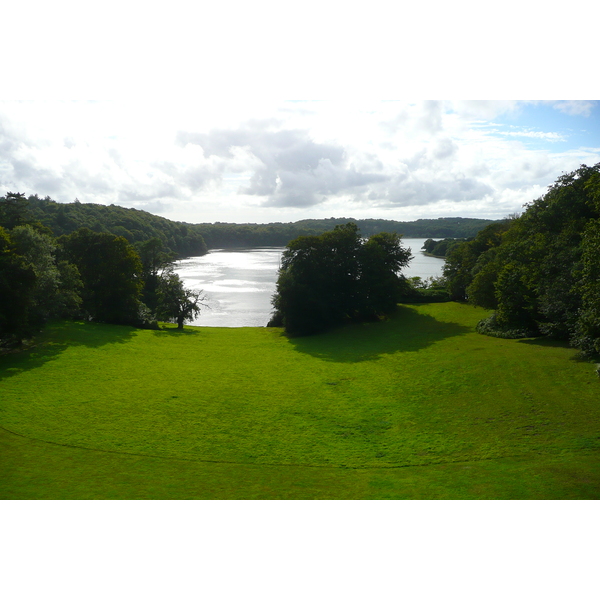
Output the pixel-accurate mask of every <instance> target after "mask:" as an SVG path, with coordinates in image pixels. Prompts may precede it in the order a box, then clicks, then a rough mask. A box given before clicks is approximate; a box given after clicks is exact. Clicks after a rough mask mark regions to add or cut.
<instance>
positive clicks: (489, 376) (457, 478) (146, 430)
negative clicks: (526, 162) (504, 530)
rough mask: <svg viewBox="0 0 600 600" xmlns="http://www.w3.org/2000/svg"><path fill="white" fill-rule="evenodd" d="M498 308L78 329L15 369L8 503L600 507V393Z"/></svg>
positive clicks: (2, 406)
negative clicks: (455, 502)
mask: <svg viewBox="0 0 600 600" xmlns="http://www.w3.org/2000/svg"><path fill="white" fill-rule="evenodd" d="M484 315H485V312H483V311H481V310H479V309H475V308H472V307H469V306H464V305H459V304H455V303H448V304H431V305H412V306H408V305H406V306H402V307H401V308H400V311H399V313H398V314H397V315H396V316H395V317H394V318H393V319H392V320H390V321H387V322H382V323H367V324H363V325H353V326H350V327H345V328H341V329H339V330H336V331H333V332H329V333H326V334H322V335H317V336H311V337H306V338H296V339H288V338H287V337H286V336H284V335H283V334H282V332H281V330H279V329H267V328H243V329H222V328H214V329H213V328H191V327H190V328H186V329H185V330H184V331H183V332H178V331H177V330H175V329H168V330H163V331H157V332H153V331H141V330H134V329H131V328H127V327H113V326H103V325H93V324H82V323H79V324H73V323H61V324H57V325H54V326H52V327H49V328H48V329H47V330H46V332H45V333H44V335H43V336H42V337H41V338H40V340H39V343H38V344H37V346H36V347H35V348H32V349H30V350H28V351H27V352H23V353H21V354H19V355H12V356H4V357H2V359H1V362H0V425H1V426H2V427H3V428H4V429H3V431H2V432H1V433H0V444H2V459H1V463H0V464H1V466H0V476H2V482H1V483H0V494H1V497H4V498H25V497H51V498H58V497H79V498H83V497H86V498H87V497H90V498H146V497H150V498H151V497H155V498H171V497H172V498H545V497H547V498H550V497H552V498H555V497H559V498H561V497H565V498H579V497H581V498H597V497H600V468H599V467H600V381H599V380H598V378H597V377H596V376H595V374H594V369H593V367H592V365H590V364H589V363H584V362H577V361H575V360H574V355H575V353H574V352H573V351H572V350H571V349H569V348H566V347H564V346H561V345H553V344H551V343H548V342H541V341H535V340H526V341H517V340H502V339H495V338H488V337H485V336H481V335H479V334H477V333H475V332H474V329H473V328H474V325H475V323H476V322H477V321H478V320H479V319H480V318H481V317H482V316H484Z"/></svg>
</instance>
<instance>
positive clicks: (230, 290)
mask: <svg viewBox="0 0 600 600" xmlns="http://www.w3.org/2000/svg"><path fill="white" fill-rule="evenodd" d="M425 239H426V238H422V239H421V238H419V239H416V238H406V239H403V240H402V242H403V244H404V246H407V247H409V248H410V249H411V252H412V254H413V257H414V258H413V260H412V261H411V262H410V266H409V267H408V268H406V269H404V270H403V273H404V275H405V276H406V277H416V276H418V277H423V278H426V277H433V276H439V275H441V274H442V267H443V265H444V260H443V259H441V258H434V257H431V256H425V254H423V252H422V250H421V246H423V244H424V242H425ZM283 250H284V248H280V247H263V248H240V249H236V250H231V249H228V250H211V251H210V252H209V253H208V254H205V255H204V256H196V257H192V258H185V259H183V260H179V261H177V263H176V264H175V272H176V273H177V274H178V275H179V276H180V277H181V278H182V279H183V281H184V283H185V285H186V287H189V288H195V289H201V290H203V291H204V293H205V295H206V297H207V300H206V303H207V304H208V305H209V306H210V309H204V310H203V311H202V313H201V315H200V316H199V317H198V319H197V320H196V321H195V322H194V323H193V325H201V326H206V327H264V326H265V325H266V324H267V323H268V321H269V318H270V315H271V312H272V307H271V296H272V295H273V293H274V292H275V282H276V281H277V271H278V269H279V261H280V258H281V253H282V252H283Z"/></svg>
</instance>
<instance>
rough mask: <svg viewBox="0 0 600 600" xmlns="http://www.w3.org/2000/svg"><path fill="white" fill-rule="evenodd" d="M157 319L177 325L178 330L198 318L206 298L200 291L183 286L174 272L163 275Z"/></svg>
mask: <svg viewBox="0 0 600 600" xmlns="http://www.w3.org/2000/svg"><path fill="white" fill-rule="evenodd" d="M157 296H158V306H157V317H158V318H159V319H161V320H163V321H169V322H175V323H177V329H183V324H184V323H186V322H190V321H193V320H194V319H196V318H197V317H198V315H199V314H200V312H201V310H202V308H207V306H208V305H207V304H204V302H203V301H204V300H206V298H205V296H204V295H203V294H202V291H200V290H191V289H188V288H186V287H185V286H184V285H183V281H181V278H180V277H179V275H177V274H176V273H173V272H172V271H170V272H166V273H164V274H163V275H161V277H160V280H159V285H158V293H157Z"/></svg>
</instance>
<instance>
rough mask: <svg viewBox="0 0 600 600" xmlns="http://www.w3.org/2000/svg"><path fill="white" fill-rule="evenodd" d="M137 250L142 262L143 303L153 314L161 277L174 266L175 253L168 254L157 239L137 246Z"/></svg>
mask: <svg viewBox="0 0 600 600" xmlns="http://www.w3.org/2000/svg"><path fill="white" fill-rule="evenodd" d="M136 250H137V252H138V254H139V255H140V259H141V261H142V278H143V280H144V289H143V292H142V301H143V302H144V304H145V305H146V306H147V307H148V308H149V309H150V311H151V312H156V309H157V307H158V296H157V294H158V286H159V283H160V279H161V275H162V273H163V272H165V271H166V270H167V269H168V268H169V267H170V266H171V265H172V264H173V261H174V260H175V253H173V252H166V251H165V245H164V243H163V241H162V240H161V239H160V238H157V237H153V238H151V239H149V240H147V241H145V242H141V243H139V244H137V245H136Z"/></svg>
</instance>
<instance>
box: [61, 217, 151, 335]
mask: <svg viewBox="0 0 600 600" xmlns="http://www.w3.org/2000/svg"><path fill="white" fill-rule="evenodd" d="M58 242H59V243H60V245H61V246H62V248H63V251H64V255H65V258H67V259H68V260H69V261H70V262H72V263H73V264H74V265H75V266H76V267H77V269H78V270H79V273H80V274H81V279H82V281H83V290H82V293H81V297H82V300H83V302H82V308H83V310H84V311H85V313H86V315H87V316H89V317H90V318H92V319H95V320H97V321H104V322H106V323H115V324H134V323H137V321H138V313H139V309H140V295H141V292H142V287H143V280H142V264H141V261H140V258H139V256H138V254H137V253H136V251H135V250H134V249H133V246H131V244H130V243H129V242H128V241H127V240H126V239H125V238H123V237H118V236H115V235H112V234H110V233H96V232H94V231H91V230H89V229H86V228H82V229H78V230H77V231H76V232H75V233H72V234H70V235H67V236H61V237H60V238H59V239H58Z"/></svg>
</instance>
